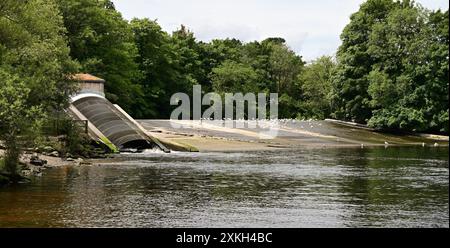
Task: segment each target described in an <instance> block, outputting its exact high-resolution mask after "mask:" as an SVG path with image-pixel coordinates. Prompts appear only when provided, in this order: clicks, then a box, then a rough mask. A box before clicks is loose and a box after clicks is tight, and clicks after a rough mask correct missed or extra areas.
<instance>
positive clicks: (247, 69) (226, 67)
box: [211, 60, 258, 94]
mask: <svg viewBox="0 0 450 248" xmlns="http://www.w3.org/2000/svg"><path fill="white" fill-rule="evenodd" d="M257 79H258V75H257V74H256V72H255V71H254V70H253V68H252V67H251V66H249V65H245V64H242V63H238V62H234V61H230V60H227V61H225V62H223V63H222V64H221V65H220V66H218V67H216V68H214V69H213V70H212V73H211V80H212V82H213V88H214V90H215V91H217V92H218V93H227V92H229V93H235V92H242V93H244V94H245V93H250V92H251V93H257V92H258V87H257Z"/></svg>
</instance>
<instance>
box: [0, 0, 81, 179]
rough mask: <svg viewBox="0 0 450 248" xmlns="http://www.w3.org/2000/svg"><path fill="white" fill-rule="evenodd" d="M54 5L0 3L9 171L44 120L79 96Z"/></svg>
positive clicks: (40, 0)
mask: <svg viewBox="0 0 450 248" xmlns="http://www.w3.org/2000/svg"><path fill="white" fill-rule="evenodd" d="M62 23H63V22H62V17H61V16H60V14H59V12H58V8H57V6H56V4H55V2H54V1H52V0H27V1H24V0H22V1H13V0H4V1H2V2H0V139H2V140H3V141H4V144H5V145H6V158H5V165H6V169H7V171H8V172H9V173H10V174H13V175H15V174H16V173H17V170H16V166H17V163H18V159H19V156H20V153H21V148H22V146H23V143H24V141H27V139H28V137H30V133H33V134H34V133H36V130H37V131H39V128H34V129H33V127H36V126H38V125H37V124H39V123H41V121H42V119H43V116H45V114H52V113H54V112H55V111H56V112H58V111H61V110H62V109H63V108H64V107H66V106H67V104H68V101H69V96H70V95H71V94H72V93H73V92H74V91H75V90H76V84H75V82H74V81H72V80H71V79H70V75H71V74H73V72H75V71H76V70H77V64H76V63H75V62H74V61H73V60H72V59H71V58H70V56H69V48H68V46H67V43H66V39H65V36H64V33H65V28H64V26H63V24H62Z"/></svg>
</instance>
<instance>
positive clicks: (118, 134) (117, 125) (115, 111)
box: [69, 94, 170, 152]
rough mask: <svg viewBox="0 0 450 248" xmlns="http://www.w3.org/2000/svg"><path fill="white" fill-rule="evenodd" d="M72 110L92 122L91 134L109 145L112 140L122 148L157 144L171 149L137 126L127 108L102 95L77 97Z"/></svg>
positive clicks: (140, 148) (145, 146) (128, 148)
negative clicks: (127, 112)
mask: <svg viewBox="0 0 450 248" xmlns="http://www.w3.org/2000/svg"><path fill="white" fill-rule="evenodd" d="M69 112H70V113H71V114H72V116H74V117H75V118H77V119H80V120H88V121H89V125H88V129H89V135H90V136H91V137H94V138H95V139H97V140H99V141H101V142H102V143H104V144H106V145H108V146H110V147H111V143H112V144H113V145H114V146H115V148H116V149H117V150H119V151H130V150H133V149H136V150H143V149H149V148H154V147H157V148H160V149H161V150H163V151H165V152H170V150H169V149H167V148H166V147H165V146H164V145H163V144H161V143H160V142H159V140H157V139H156V138H154V137H152V136H151V135H149V134H148V133H147V132H146V131H145V130H143V128H142V127H140V126H139V125H137V124H136V121H134V120H133V119H132V118H131V117H130V116H129V115H128V114H126V112H125V111H123V110H122V109H121V108H120V107H118V106H117V105H113V104H112V103H111V102H110V101H108V100H107V99H106V98H104V97H102V96H96V95H94V94H91V95H86V96H84V97H76V98H74V99H73V102H72V104H71V106H70V107H69ZM108 143H109V144H108ZM113 149H114V148H113Z"/></svg>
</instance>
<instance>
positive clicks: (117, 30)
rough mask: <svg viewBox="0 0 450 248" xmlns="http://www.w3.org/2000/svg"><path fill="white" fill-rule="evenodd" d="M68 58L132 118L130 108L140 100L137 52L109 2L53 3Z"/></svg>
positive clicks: (74, 0) (75, 0) (70, 0)
mask: <svg viewBox="0 0 450 248" xmlns="http://www.w3.org/2000/svg"><path fill="white" fill-rule="evenodd" d="M57 1H58V4H59V8H60V10H61V13H62V15H63V17H64V25H65V27H66V29H67V36H68V40H69V45H70V54H71V56H72V57H73V58H74V59H76V60H78V61H79V62H80V63H81V65H82V71H84V72H87V73H92V74H94V75H96V76H99V77H101V78H103V79H105V80H106V83H105V90H106V96H107V98H108V99H109V100H111V101H112V102H114V103H118V104H120V105H121V106H122V107H123V108H124V109H125V110H127V111H129V112H130V113H131V114H133V108H132V105H133V103H135V102H136V101H137V100H139V99H140V98H142V96H143V94H142V91H141V88H140V86H139V85H138V84H137V83H136V82H139V80H140V79H141V75H140V73H139V69H138V65H137V63H136V62H135V59H136V56H137V48H136V46H135V43H134V39H133V33H132V31H131V28H130V26H129V24H128V22H127V21H126V20H124V19H123V18H122V15H121V14H120V13H119V12H118V11H116V10H115V8H114V4H113V3H112V2H111V1H110V0H98V1H97V0H57Z"/></svg>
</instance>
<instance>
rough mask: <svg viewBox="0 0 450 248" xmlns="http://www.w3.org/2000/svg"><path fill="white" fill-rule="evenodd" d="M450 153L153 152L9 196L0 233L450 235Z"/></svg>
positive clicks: (15, 189) (56, 175) (39, 180)
mask: <svg viewBox="0 0 450 248" xmlns="http://www.w3.org/2000/svg"><path fill="white" fill-rule="evenodd" d="M448 162H449V152H448V147H445V148H444V147H442V148H436V147H387V148H384V147H376V148H363V149H361V148H324V149H295V150H275V151H259V152H258V151H255V152H232V153H219V152H211V153H181V152H179V153H177V152H173V153H170V154H164V153H158V152H146V153H144V154H121V155H119V157H118V158H117V160H115V161H114V162H105V163H102V164H98V165H94V166H70V167H61V168H53V169H50V170H47V171H46V172H45V173H44V175H43V176H42V177H36V178H34V179H33V181H32V183H31V184H27V185H17V186H12V187H4V188H0V227H447V228H448V227H449V207H448V200H449V199H448V197H449V164H448Z"/></svg>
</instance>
